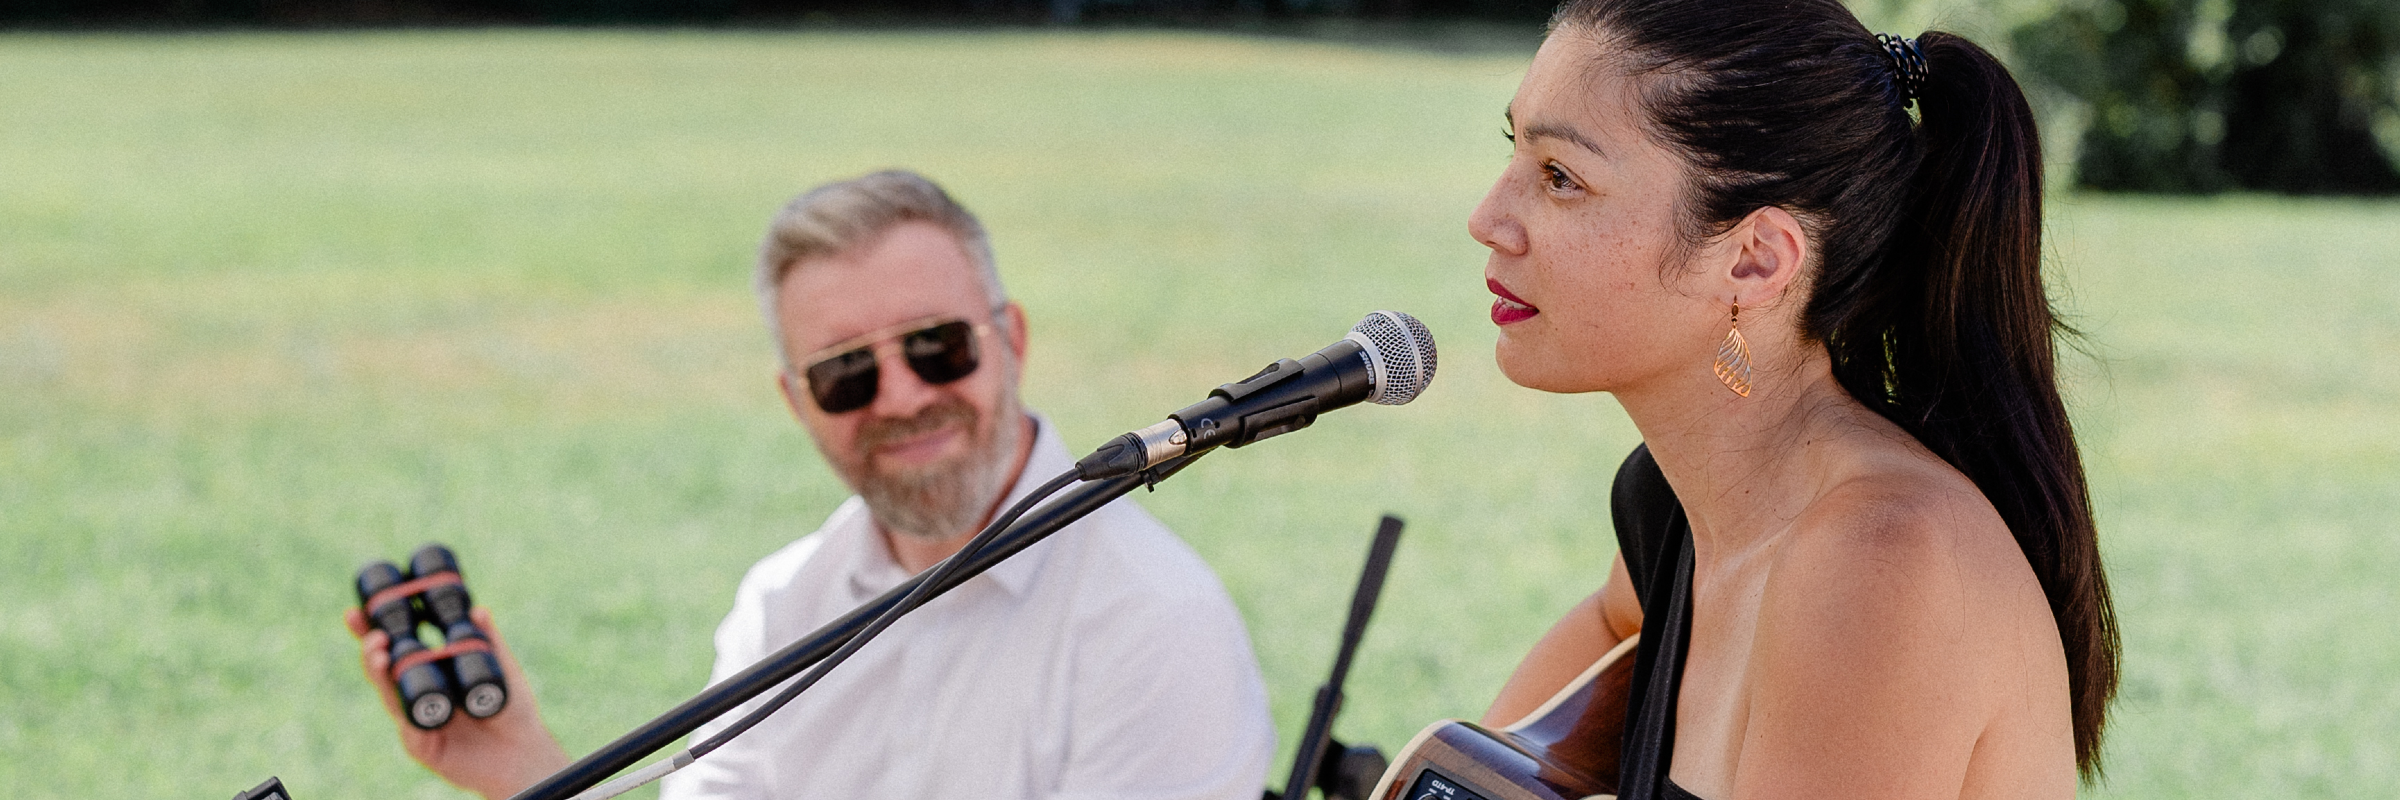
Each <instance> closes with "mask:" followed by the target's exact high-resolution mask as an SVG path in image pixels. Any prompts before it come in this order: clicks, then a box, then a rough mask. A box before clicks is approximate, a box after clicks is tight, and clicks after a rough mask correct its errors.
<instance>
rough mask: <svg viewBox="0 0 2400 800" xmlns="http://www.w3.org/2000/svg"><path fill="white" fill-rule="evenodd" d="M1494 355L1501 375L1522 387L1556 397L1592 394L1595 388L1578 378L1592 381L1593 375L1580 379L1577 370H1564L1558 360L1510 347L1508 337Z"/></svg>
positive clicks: (1503, 339)
mask: <svg viewBox="0 0 2400 800" xmlns="http://www.w3.org/2000/svg"><path fill="white" fill-rule="evenodd" d="M1492 355H1493V360H1494V361H1495V362H1497V363H1498V364H1499V365H1500V374H1502V375H1505V376H1508V382H1510V383H1514V384H1516V385H1518V386H1523V387H1525V388H1527V389H1532V390H1534V391H1537V392H1552V393H1556V394H1577V393H1581V392H1589V391H1592V387H1589V386H1584V385H1582V384H1584V383H1588V382H1589V381H1587V380H1578V378H1588V377H1589V376H1579V375H1576V374H1574V371H1573V370H1570V369H1562V368H1561V365H1560V364H1558V363H1557V362H1556V361H1555V360H1551V359H1543V358H1539V357H1534V356H1533V355H1532V354H1529V353H1524V352H1520V351H1518V350H1517V349H1516V348H1512V347H1510V346H1509V342H1508V339H1507V338H1506V337H1505V336H1504V337H1502V338H1501V340H1500V344H1499V346H1498V347H1496V348H1494V349H1493V354H1492Z"/></svg>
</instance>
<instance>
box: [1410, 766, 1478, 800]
mask: <svg viewBox="0 0 2400 800" xmlns="http://www.w3.org/2000/svg"><path fill="white" fill-rule="evenodd" d="M1408 800H1491V799H1490V798H1487V797H1484V796H1483V795H1481V794H1477V793H1476V792H1475V790H1473V789H1469V788H1467V787H1466V785H1465V784H1463V783H1460V782H1458V781H1455V780H1452V779H1451V778H1450V776H1448V775H1443V774H1442V773H1440V772H1436V771H1434V770H1433V769H1431V768H1428V769H1426V770H1425V771H1424V772H1420V773H1417V784H1416V785H1415V786H1411V787H1408Z"/></svg>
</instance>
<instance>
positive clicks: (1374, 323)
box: [1350, 311, 1438, 406]
mask: <svg viewBox="0 0 2400 800" xmlns="http://www.w3.org/2000/svg"><path fill="white" fill-rule="evenodd" d="M1350 332H1351V333H1352V334H1353V335H1355V336H1357V337H1359V338H1361V339H1363V340H1364V341H1362V342H1361V344H1365V345H1367V347H1366V351H1367V365H1368V367H1369V368H1370V371H1372V372H1373V373H1374V374H1375V390H1374V391H1373V392H1372V393H1370V394H1368V395H1367V400H1368V402H1373V403H1381V404H1383V405H1387V406H1396V405H1400V404H1402V403H1406V402H1408V401H1410V400H1415V399H1417V394H1418V393H1419V392H1423V391H1425V386H1426V384H1430V383H1432V382H1433V369H1434V366H1435V364H1436V362H1437V361H1438V358H1437V355H1436V353H1435V352H1434V349H1433V332H1431V331H1428V330H1425V323H1422V322H1418V321H1417V318H1416V317H1412V316H1409V315H1407V314H1402V313H1400V312H1398V311H1377V312H1374V313H1371V314H1368V315H1367V318H1366V319H1362V320H1359V321H1358V324H1357V325H1355V326H1352V327H1351V328H1350Z"/></svg>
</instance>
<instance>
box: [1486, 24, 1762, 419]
mask: <svg viewBox="0 0 2400 800" xmlns="http://www.w3.org/2000/svg"><path fill="white" fill-rule="evenodd" d="M1607 55H1608V54H1607V53H1606V52H1604V51H1603V50H1602V47H1601V44H1600V43H1599V42H1598V41H1597V40H1596V37H1595V36H1594V35H1592V34H1591V33H1589V32H1585V31H1575V30H1561V31H1559V32H1557V33H1554V34H1552V35H1551V37H1550V38H1549V40H1548V41H1545V42H1543V44H1542V48H1541V51H1540V52H1539V53H1538V54H1536V55H1535V56H1534V59H1533V65H1532V66H1531V67H1530V68H1529V69H1528V70H1527V71H1526V74H1525V81H1524V83H1523V84H1521V85H1519V86H1518V87H1517V95H1516V97H1515V99H1513V100H1511V101H1510V102H1509V108H1508V112H1509V127H1510V130H1511V132H1512V134H1513V139H1514V152H1513V154H1512V155H1511V156H1510V158H1509V161H1508V168H1507V170H1506V171H1504V172H1502V173H1501V174H1500V179H1499V180H1498V181H1496V182H1494V183H1493V184H1492V189H1491V192H1490V193H1489V194H1487V195H1485V196H1484V198H1483V203H1482V204H1481V205H1479V206H1477V207H1476V209H1475V213H1474V215H1473V216H1472V217H1470V218H1469V219H1468V220H1467V229H1468V231H1469V232H1470V233H1472V234H1473V235H1474V236H1475V239H1476V241H1479V242H1482V243H1483V244H1484V246H1486V247H1489V248H1491V250H1492V255H1491V259H1490V261H1489V262H1488V263H1487V264H1486V266H1485V267H1484V278H1485V280H1486V281H1487V282H1488V284H1489V285H1490V287H1491V290H1492V293H1493V294H1494V295H1497V296H1498V299H1497V300H1496V301H1495V302H1494V303H1493V304H1492V322H1493V323H1495V324H1497V325H1499V326H1500V343H1499V347H1498V358H1499V361H1500V370H1501V372H1503V373H1505V374H1507V375H1508V378H1509V380H1512V381H1515V382H1516V383H1517V384H1518V385H1521V386H1525V387H1528V388H1533V389H1540V390H1543V391H1550V392H1590V391H1607V390H1616V389H1622V388H1627V387H1630V386H1637V385H1641V384H1643V383H1644V382H1646V381H1648V380H1650V379H1653V378H1655V377H1658V376H1660V375H1662V374H1667V373H1669V372H1670V371H1677V370H1682V371H1693V372H1694V373H1695V374H1696V375H1699V376H1704V377H1705V376H1707V375H1708V370H1709V364H1710V359H1711V358H1713V356H1714V354H1715V352H1716V338H1717V337H1722V336H1724V330H1723V327H1724V323H1725V322H1726V321H1727V314H1728V313H1729V312H1730V311H1731V307H1730V305H1729V303H1730V298H1724V299H1720V298H1714V297H1709V296H1705V294H1706V293H1705V292H1704V291H1703V290H1702V289H1701V288H1700V287H1701V286H1702V285H1703V284H1704V283H1705V282H1703V281H1689V280H1683V278H1686V277H1688V270H1687V269H1686V267H1685V265H1686V264H1687V263H1697V262H1693V261H1691V260H1690V259H1689V257H1691V256H1695V255H1702V256H1704V255H1706V254H1707V253H1708V251H1709V250H1710V247H1708V246H1706V245H1703V246H1700V247H1696V248H1689V250H1690V252H1686V248H1680V247H1679V246H1678V241H1679V240H1678V237H1677V229H1676V216H1675V214H1676V210H1675V207H1676V198H1678V197H1680V196H1681V193H1682V191H1683V188H1684V177H1683V166H1682V163H1681V162H1680V160H1679V159H1678V158H1677V157H1676V156H1675V155H1674V153H1672V152H1671V151H1669V150H1667V149H1666V148H1665V147H1663V146H1661V145H1660V144H1658V143H1657V142H1656V141H1654V140H1652V139H1651V137H1650V135H1649V134H1647V133H1646V132H1645V131H1644V129H1643V126H1644V125H1645V124H1646V122H1645V120H1644V118H1643V115H1642V112H1641V109H1640V107H1639V105H1638V100H1637V94H1636V85H1635V83H1634V82H1633V80H1632V79H1630V78H1628V77H1626V76H1624V75H1622V74H1620V72H1621V70H1619V69H1617V68H1615V67H1614V66H1613V65H1611V64H1610V62H1608V61H1607V60H1606V59H1605V57H1606V56H1607ZM1712 331H1713V335H1712ZM1709 380H1712V381H1713V380H1714V378H1709Z"/></svg>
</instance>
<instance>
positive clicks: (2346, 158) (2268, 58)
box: [2016, 0, 2400, 194]
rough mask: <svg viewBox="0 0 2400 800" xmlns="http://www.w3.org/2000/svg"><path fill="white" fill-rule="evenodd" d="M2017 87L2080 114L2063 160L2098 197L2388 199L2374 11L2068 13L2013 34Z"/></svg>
mask: <svg viewBox="0 0 2400 800" xmlns="http://www.w3.org/2000/svg"><path fill="white" fill-rule="evenodd" d="M2016 46H2017V52H2018V55H2019V56H2020V62H2021V63H2024V64H2026V65H2028V66H2029V67H2030V71H2031V72H2032V74H2033V75H2034V76H2036V77H2038V78H2039V79H2041V80H2043V81H2046V82H2048V83H2050V84H2052V85H2054V86H2057V87H2058V88H2060V89H2063V90H2065V91H2066V92H2067V93H2069V94H2071V95H2074V96H2075V97H2077V98H2079V99H2081V100H2083V101H2084V102H2086V103H2088V104H2090V107H2091V112H2092V114H2091V124H2090V126H2089V127H2088V128H2086V130H2085V132H2084V136H2083V141H2082V147H2081V151H2080V154H2079V155H2078V157H2077V159H2076V177H2077V180H2078V181H2079V182H2080V183H2081V184H2082V185H2084V186H2087V187H2090V188H2095V189H2102V190H2107V191H2137V192H2174V193H2199V192H2216V191H2223V190H2228V189H2244V190H2254V191H2271V192H2284V193H2291V194H2394V193H2400V170H2396V169H2395V168H2394V161H2395V157H2394V153H2392V152H2391V151H2390V150H2389V149H2388V148H2386V147H2384V146H2383V145H2382V144H2380V143H2378V141H2377V139H2376V136H2375V126H2376V124H2377V122H2378V119H2379V118H2381V119H2382V120H2384V121H2385V122H2384V124H2386V125H2392V124H2400V122H2396V121H2395V117H2394V115H2395V110H2394V109H2395V94H2396V92H2395V89H2394V84H2395V80H2396V79H2400V5H2395V4H2393V3H2391V2H2389V0H2079V1H2078V2H2070V3H2068V4H2067V5H2065V6H2062V7H2061V8H2060V9H2059V10H2058V11H2057V12H2056V13H2054V14H2052V15H2051V16H2049V17H2048V18H2045V19H2043V20H2041V21H2040V22H2037V23H2034V24H2032V25H2029V26H2027V27H2025V28H2023V29H2020V30H2019V31H2017V36H2016Z"/></svg>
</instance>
